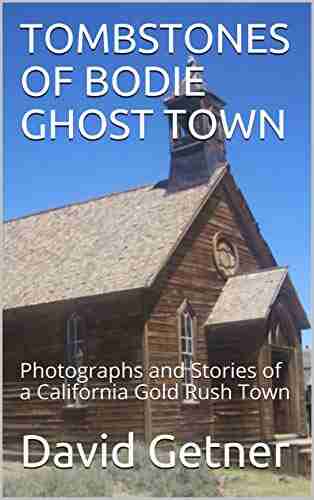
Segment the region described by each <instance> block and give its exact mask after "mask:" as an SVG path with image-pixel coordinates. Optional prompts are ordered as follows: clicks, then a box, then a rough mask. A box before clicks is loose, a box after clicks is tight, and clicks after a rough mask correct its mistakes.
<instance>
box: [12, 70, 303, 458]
mask: <svg viewBox="0 0 314 500" xmlns="http://www.w3.org/2000/svg"><path fill="white" fill-rule="evenodd" d="M192 64H193V63H192ZM182 88H183V86H182ZM203 88H204V90H205V96H204V97H202V98H196V97H186V95H185V94H184V92H182V95H180V96H179V97H171V98H169V99H167V100H166V106H167V107H168V108H169V109H179V108H181V109H182V108H183V109H186V110H187V115H186V116H190V115H191V113H192V112H193V111H195V110H198V109H211V110H212V111H213V112H214V113H215V114H216V115H217V120H218V124H219V128H218V131H217V132H216V134H215V135H214V136H213V137H212V138H210V139H208V140H206V141H199V140H196V139H194V138H193V137H192V136H191V135H190V134H189V132H188V127H187V121H186V118H184V119H182V120H181V122H180V136H179V138H178V139H176V140H171V141H170V143H171V144H170V156H171V158H170V173H169V178H168V179H167V180H164V181H161V182H157V183H156V184H154V185H149V186H144V187H139V188H136V189H133V190H130V191H127V192H122V193H115V194H112V195H109V196H103V197H101V198H97V199H92V200H89V201H87V202H83V203H74V204H72V205H68V206H65V207H61V208H57V209H55V210H49V211H46V212H42V213H38V214H35V215H30V216H26V217H22V218H20V219H16V220H11V221H9V222H7V223H6V224H5V246H6V254H5V273H4V274H5V276H4V278H5V290H6V293H5V311H4V380H5V381H4V448H5V451H6V453H7V454H10V453H11V454H14V453H19V450H21V443H22V436H23V435H24V434H27V433H33V432H34V431H35V430H36V433H37V434H40V435H43V436H44V437H46V438H47V439H48V440H49V441H50V442H55V441H63V440H66V441H71V440H73V441H75V440H77V439H80V440H81V441H84V442H94V441H95V439H97V437H98V436H99V434H100V433H102V432H107V433H108V434H109V435H110V438H111V442H116V441H119V440H121V439H125V437H126V434H127V432H129V431H134V432H135V437H136V438H137V439H139V440H146V441H150V440H151V438H152V437H153V436H155V435H157V434H160V433H167V434H168V433H172V434H175V435H176V436H177V438H178V440H193V441H201V440H202V439H203V438H204V437H205V436H207V435H208V434H210V435H211V436H212V437H213V438H214V439H215V440H216V441H217V440H218V441H220V442H224V441H230V440H232V441H235V440H238V441H239V442H244V443H246V442H247V443H249V442H251V441H254V442H255V441H260V440H261V441H263V440H265V441H272V440H273V439H275V438H276V437H278V435H281V434H294V435H297V436H303V435H305V434H306V422H305V402H304V379H303V362H302V348H301V330H302V329H306V328H309V322H308V319H307V317H306V314H305V312H304V309H303V307H302V305H301V303H300V300H299V298H298V296H297V293H296V290H295V288H294V287H293V284H292V282H291V279H290V277H289V274H288V270H287V268H285V267H278V265H277V262H276V260H275V258H274V256H273V255H272V252H271V250H270V248H269V246H268V245H267V243H266V242H265V240H264V239H263V237H262V235H261V233H260V230H259V227H258V225H257V223H256V221H255V219H254V216H253V215H252V212H251V211H250V209H249V207H248V204H247V202H246V200H245V198H244V196H243V194H242V193H241V191H240V189H239V188H238V186H237V185H236V183H235V180H234V178H233V176H232V174H231V170H230V166H229V164H228V162H227V159H226V152H225V141H224V137H223V132H222V128H221V125H220V121H219V120H220V118H219V110H220V109H221V108H222V107H223V106H224V103H223V101H222V100H221V99H220V98H218V97H217V96H216V95H214V94H213V93H212V92H210V91H209V90H208V89H207V86H206V85H205V83H203ZM197 127H198V130H199V131H200V132H202V133H205V132H206V129H207V128H208V122H207V121H206V116H205V115H200V116H199V121H198V123H197ZM167 146H168V145H167V144H165V145H164V147H167ZM269 223H270V224H271V221H269ZM280 360H281V361H283V362H284V365H285V368H284V370H283V371H282V375H281V377H280V378H279V379H278V380H276V381H273V382H271V381H270V380H267V379H265V378H263V376H262V369H263V367H264V366H265V365H274V364H275V363H276V361H280ZM22 361H24V362H27V361H29V362H33V361H36V362H37V363H38V364H41V365H44V366H48V365H57V364H58V363H68V362H69V361H72V362H75V363H80V364H84V365H106V366H109V365H119V364H121V363H122V362H123V361H124V362H126V363H128V364H130V365H132V366H134V365H143V366H144V367H146V368H147V367H149V366H151V365H170V366H176V365H179V364H180V363H183V366H184V367H185V378H184V380H182V382H181V386H182V387H184V384H186V383H189V382H190V381H191V370H190V368H191V363H192V362H200V363H203V364H205V365H212V364H215V365H216V364H221V365H222V364H227V363H228V364H230V363H231V362H234V363H237V364H242V365H254V364H255V365H256V366H257V371H258V380H257V381H256V380H255V381H254V380H253V381H252V380H251V379H249V378H248V379H247V383H249V384H251V385H254V384H258V386H259V387H266V388H267V387H269V386H271V385H272V384H273V385H278V386H287V387H289V388H290V389H291V393H292V395H293V397H292V399H291V400H289V401H277V400H275V401H271V400H263V399H260V400H254V399H249V400H242V399H241V398H240V397H234V398H233V399H232V400H231V401H229V400H220V401H214V400H205V401H198V402H191V401H186V400H185V399H184V397H183V396H182V399H178V400H174V401H170V400H165V401H160V400H158V401H152V400H146V401H140V400H137V399H135V398H130V399H128V400H126V401H123V400H117V401H115V400H111V401H102V400H97V399H95V400H93V401H89V402H88V404H77V403H78V402H77V401H76V402H73V401H70V404H69V401H60V400H59V401H58V400H57V401H53V400H47V401H46V400H41V399H39V398H36V397H33V398H32V399H31V400H30V401H22V400H21V399H20V391H21V387H23V386H25V385H27V384H29V385H30V386H32V387H33V391H34V392H35V391H36V387H37V385H38V384H39V383H42V382H43V381H42V380H40V381H39V380H36V381H34V380H32V379H29V380H27V379H26V380H21V378H20V363H21V362H22ZM47 382H48V383H49V384H51V380H48V381H47ZM173 382H174V381H173V380H168V383H169V385H171V384H172V383H173ZM227 382H228V383H229V384H237V383H238V382H241V383H245V382H246V380H243V379H239V380H227ZM53 383H54V384H56V383H57V382H56V381H53ZM58 383H61V380H60V381H59V382H58ZM116 383H117V384H119V383H122V381H120V380H118V381H117V382H116ZM123 383H124V384H125V383H126V382H125V381H123ZM134 383H135V382H134V381H132V382H131V381H130V382H129V385H130V386H131V385H132V384H134ZM215 383H216V384H218V383H219V381H217V380H216V381H215ZM95 384H96V382H95ZM150 384H152V381H150ZM197 384H198V386H199V387H204V388H205V387H209V386H210V385H211V381H209V380H208V379H206V378H204V379H198V380H197Z"/></svg>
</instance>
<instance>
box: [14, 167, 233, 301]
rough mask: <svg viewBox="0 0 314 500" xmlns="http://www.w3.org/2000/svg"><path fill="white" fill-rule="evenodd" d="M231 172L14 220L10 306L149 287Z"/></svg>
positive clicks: (149, 188) (218, 169) (218, 172)
mask: <svg viewBox="0 0 314 500" xmlns="http://www.w3.org/2000/svg"><path fill="white" fill-rule="evenodd" d="M226 172H227V167H226V166H223V167H219V168H217V169H216V171H215V172H214V174H213V175H212V177H211V179H210V181H209V183H208V184H203V185H199V186H195V187H193V188H191V189H187V190H184V191H178V192H176V193H172V194H168V193H167V189H166V187H167V184H166V182H162V183H159V184H157V185H151V186H146V187H142V188H138V189H134V190H131V191H127V192H123V193H117V194H114V195H109V196H105V197H102V198H99V199H94V200H91V201H88V202H85V203H79V204H74V205H69V206H66V207H63V208H59V209H55V210H50V211H47V212H43V213H39V214H35V215H32V216H27V217H24V218H21V219H16V220H12V221H10V222H7V223H6V224H5V233H4V234H5V264H4V265H5V273H4V274H5V276H4V279H5V294H4V302H5V304H4V307H5V308H6V309H9V308H15V307H22V306H29V305H35V304H42V303H48V302H55V301H60V300H67V299H73V298H79V297H87V296H93V295H101V294H106V293H109V292H116V291H123V290H129V289H135V288H142V287H145V286H149V285H150V284H151V283H152V281H153V280H154V278H155V277H156V275H157V274H158V272H159V270H160V268H161V267H162V265H163V263H164V262H165V260H166V259H167V257H168V256H169V254H170V253H171V251H172V250H173V248H174V246H175V244H176V242H177V241H178V240H179V239H180V238H181V237H182V236H183V234H184V233H185V230H186V229H187V228H188V227H189V225H190V224H191V221H192V220H193V218H194V216H195V214H196V213H198V210H199V208H200V207H201V206H202V204H203V203H204V202H205V201H206V200H207V199H208V197H209V196H210V195H211V194H212V192H213V191H214V189H215V188H216V186H217V185H218V184H219V183H220V181H221V179H222V178H223V177H224V174H225V173H226Z"/></svg>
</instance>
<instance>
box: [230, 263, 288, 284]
mask: <svg viewBox="0 0 314 500" xmlns="http://www.w3.org/2000/svg"><path fill="white" fill-rule="evenodd" d="M283 270H286V271H289V267H288V266H271V267H264V268H263V269H256V271H247V272H245V273H238V274H234V275H233V276H230V278H239V277H241V276H248V275H249V274H259V273H266V272H269V271H283ZM227 281H228V280H227Z"/></svg>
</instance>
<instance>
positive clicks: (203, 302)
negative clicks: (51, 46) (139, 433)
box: [147, 191, 260, 441]
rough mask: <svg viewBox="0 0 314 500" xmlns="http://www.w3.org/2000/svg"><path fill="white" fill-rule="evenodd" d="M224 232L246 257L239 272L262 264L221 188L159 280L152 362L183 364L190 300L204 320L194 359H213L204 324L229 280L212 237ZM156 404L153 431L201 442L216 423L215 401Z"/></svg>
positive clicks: (150, 334)
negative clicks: (184, 313)
mask: <svg viewBox="0 0 314 500" xmlns="http://www.w3.org/2000/svg"><path fill="white" fill-rule="evenodd" d="M218 231H223V232H224V234H226V235H228V236H229V237H230V238H231V240H232V241H233V242H234V244H235V245H236V246H237V248H238V252H239V257H240V268H239V272H250V271H255V270H256V269H259V268H260V265H259V262H258V261H257V258H256V256H255V255H254V252H253V250H252V248H250V246H249V245H248V243H247V241H246V239H245V236H244V234H243V231H242V229H241V227H240V225H239V222H238V220H237V219H236V216H235V214H234V213H233V211H232V209H231V207H230V204H229V202H228V198H227V194H226V193H225V192H224V191H220V193H217V196H216V197H215V198H212V199H211V200H210V201H209V202H208V203H207V205H206V206H205V207H204V208H203V210H202V212H201V213H200V215H199V216H198V218H197V220H196V221H195V222H194V224H193V225H192V226H191V228H190V230H189V232H188V233H187V235H186V236H185V238H184V240H183V241H182V243H181V244H180V246H179V247H178V248H177V250H176V252H175V254H174V255H173V256H172V258H171V259H170V261H169V262H168V264H167V266H166V267H165V269H164V271H163V273H162V274H161V276H160V279H159V281H158V283H156V289H155V303H154V304H153V307H152V312H151V314H150V315H149V318H148V321H147V330H148V345H149V349H148V350H149V363H150V364H151V365H152V364H159V365H160V364H162V363H163V364H169V365H172V366H175V365H176V364H178V349H179V344H178V334H177V321H176V317H177V310H178V308H179V307H180V306H181V304H182V303H183V301H184V299H188V301H189V302H190V304H191V306H192V308H193V310H194V312H195V314H196V316H197V322H198V329H197V332H196V353H195V356H194V361H196V362H200V363H203V364H205V365H208V364H209V348H208V334H207V333H206V332H205V330H204V327H203V325H204V323H205V321H206V319H207V317H208V314H209V312H210V311H211V309H212V307H213V306H214V304H215V302H216V300H217V298H218V296H219V294H220V292H221V290H222V287H223V286H224V283H225V280H224V279H223V278H222V277H221V276H220V274H219V273H218V272H217V269H216V267H215V263H214V259H213V247H212V242H213V238H214V236H215V234H216V233H217V232H218ZM226 349H227V346H226V347H225V349H224V350H225V352H226ZM236 352H237V346H236V345H235V346H234V349H233V350H228V356H229V357H228V359H230V356H232V355H233V354H235V353H236ZM199 382H200V385H201V386H204V387H206V386H207V387H209V381H208V380H200V381H199ZM169 383H171V381H169ZM228 403H231V404H233V403H232V402H225V403H221V408H222V407H223V405H224V404H228ZM234 405H235V406H236V405H237V402H234ZM150 406H151V408H150V415H151V433H152V435H157V434H159V433H163V432H167V433H169V432H170V433H174V434H175V435H176V436H177V437H178V439H180V440H181V439H182V440H186V439H187V440H190V439H193V440H196V441H200V440H201V439H202V438H203V437H204V436H206V435H208V433H209V431H210V428H212V422H213V417H214V405H213V403H212V402H210V401H202V402H200V403H199V404H193V403H192V404H186V403H185V402H182V401H166V402H162V403H160V402H159V401H158V402H154V401H153V402H151V403H150ZM217 406H218V404H216V407H217ZM228 406H231V405H230V404H229V405H228ZM243 406H244V405H243ZM248 406H249V405H248ZM251 406H252V408H253V409H252V412H253V411H255V407H256V406H258V405H256V404H255V405H254V404H252V405H251ZM250 411H251V409H250ZM252 415H254V419H255V420H256V422H257V420H258V418H259V414H258V409H257V413H256V414H255V413H252ZM221 422H222V420H221ZM256 422H254V423H252V433H251V436H252V438H253V437H255V436H256V429H258V430H257V434H259V426H258V425H257V423H256ZM217 426H218V424H217ZM223 429H225V431H224V432H226V426H225V423H222V428H221V431H220V430H218V427H217V435H219V436H221V432H223ZM239 431H240V434H241V432H242V435H243V432H245V427H244V425H243V426H242V427H241V426H240V427H239ZM257 437H259V435H258V436H257Z"/></svg>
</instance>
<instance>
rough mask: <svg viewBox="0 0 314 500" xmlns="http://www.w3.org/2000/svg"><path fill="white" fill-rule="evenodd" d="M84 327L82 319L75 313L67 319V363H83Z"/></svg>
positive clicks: (79, 364)
mask: <svg viewBox="0 0 314 500" xmlns="http://www.w3.org/2000/svg"><path fill="white" fill-rule="evenodd" d="M85 342H86V339H85V328H84V323H83V320H82V318H81V317H80V316H78V315H77V314H76V313H74V314H72V315H71V317H70V318H69V319H68V320H67V327H66V355H67V364H68V365H72V366H75V367H79V366H81V365H82V364H83V363H84V358H85V355H86V345H85Z"/></svg>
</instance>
